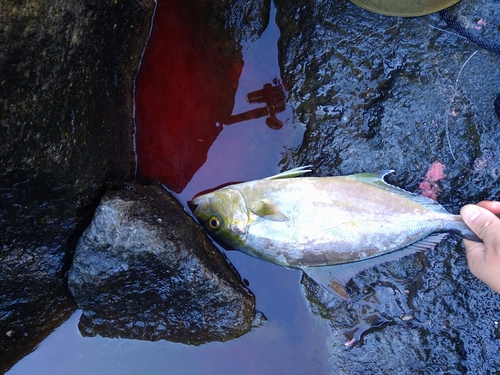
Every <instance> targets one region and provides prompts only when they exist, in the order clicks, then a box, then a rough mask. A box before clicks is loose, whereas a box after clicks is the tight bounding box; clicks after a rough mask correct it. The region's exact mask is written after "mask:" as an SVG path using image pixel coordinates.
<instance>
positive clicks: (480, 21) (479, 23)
mask: <svg viewBox="0 0 500 375" xmlns="http://www.w3.org/2000/svg"><path fill="white" fill-rule="evenodd" d="M483 27H486V20H485V19H484V18H480V19H478V20H477V21H476V24H475V25H474V28H475V29H476V30H481V29H483Z"/></svg>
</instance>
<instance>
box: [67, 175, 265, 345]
mask: <svg viewBox="0 0 500 375" xmlns="http://www.w3.org/2000/svg"><path fill="white" fill-rule="evenodd" d="M68 286H69V289H70V291H71V292H72V294H73V296H74V298H75V301H76V302H77V304H78V307H79V308H81V309H83V314H82V317H81V318H80V323H79V327H80V331H81V333H82V334H83V335H85V336H95V335H97V334H99V335H101V336H105V337H124V338H134V339H142V340H151V341H155V340H159V339H165V340H169V341H175V342H182V343H187V344H196V345H198V344H202V343H205V342H209V341H214V340H218V341H226V340H229V339H232V338H235V337H238V336H240V335H242V334H244V333H246V332H248V331H249V330H250V329H251V328H252V326H253V325H254V323H255V322H254V321H255V320H256V316H257V321H258V320H259V317H261V315H260V314H257V315H256V312H255V299H254V296H253V294H252V293H251V292H250V291H249V290H248V289H247V288H246V287H245V286H244V285H243V283H242V281H241V279H240V277H239V275H238V274H237V272H236V271H235V270H234V268H232V266H231V265H230V264H229V263H228V262H227V260H226V258H225V256H224V255H223V254H222V253H221V252H220V251H219V250H218V249H217V248H216V247H215V246H214V245H213V244H212V243H211V242H210V240H209V239H208V238H207V237H206V235H205V234H204V232H202V230H201V228H200V227H199V226H198V225H197V224H196V223H195V222H194V221H193V220H192V219H191V218H190V217H189V216H188V215H187V214H186V212H185V211H184V209H183V208H182V206H181V205H180V204H179V203H178V202H177V201H176V200H175V198H173V196H172V195H170V193H168V192H167V191H166V190H164V189H163V188H162V187H161V186H160V185H153V186H149V187H142V186H140V185H136V184H129V185H127V187H126V189H124V190H119V191H113V192H109V193H107V194H106V195H105V196H104V198H103V199H102V201H101V203H100V205H99V207H98V208H97V210H96V213H95V215H94V218H93V220H92V223H91V225H90V226H89V227H88V228H87V230H86V231H85V233H84V234H83V236H82V237H81V238H80V240H79V242H78V245H77V247H76V250H75V257H74V259H73V263H72V266H71V269H70V271H69V275H68Z"/></svg>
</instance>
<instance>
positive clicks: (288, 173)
mask: <svg viewBox="0 0 500 375" xmlns="http://www.w3.org/2000/svg"><path fill="white" fill-rule="evenodd" d="M309 168H311V166H310V165H306V166H303V167H298V168H293V169H290V170H288V171H285V172H281V173H278V174H275V175H274V176H270V177H266V178H264V180H279V179H281V178H291V177H298V176H302V175H303V174H304V173H307V172H311V169H309Z"/></svg>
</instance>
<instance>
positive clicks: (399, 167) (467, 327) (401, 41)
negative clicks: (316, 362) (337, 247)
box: [276, 0, 500, 374]
mask: <svg viewBox="0 0 500 375" xmlns="http://www.w3.org/2000/svg"><path fill="white" fill-rule="evenodd" d="M276 4H277V8H278V17H277V19H278V23H279V25H280V29H281V31H282V34H281V39H280V42H279V43H280V53H281V55H280V65H281V67H282V73H283V80H284V84H285V85H286V86H287V87H288V88H289V90H290V91H289V100H290V102H291V103H293V105H294V107H295V110H296V115H297V118H298V119H299V120H300V121H301V122H303V123H304V124H305V125H306V132H305V136H304V140H303V143H302V145H301V147H300V148H298V149H297V150H292V151H291V152H289V153H288V155H286V156H285V157H284V159H283V161H282V163H283V164H284V165H285V166H286V167H293V166H296V165H313V166H314V173H315V174H316V175H318V176H321V175H345V174H351V173H358V172H363V171H376V170H384V169H389V168H391V169H395V170H396V173H395V174H394V175H391V176H390V177H389V178H388V179H389V182H391V183H393V184H395V185H397V186H399V187H402V188H404V189H406V190H409V191H413V192H417V193H418V192H419V191H418V187H419V184H420V183H421V182H422V181H423V178H424V175H425V174H426V171H427V170H428V169H429V168H430V167H431V166H432V165H435V164H434V163H435V162H439V163H440V165H441V164H442V165H444V166H445V169H444V172H443V173H444V175H445V176H444V178H443V179H441V180H440V181H439V182H436V184H437V186H436V190H435V192H436V197H437V199H438V200H439V201H440V203H442V204H444V205H445V207H446V208H447V209H448V210H450V211H452V212H453V213H457V212H458V211H459V209H460V207H461V206H462V205H463V204H465V203H469V202H471V203H472V202H477V201H479V200H482V199H497V200H498V199H500V184H499V183H498V177H499V171H500V154H499V152H498V145H499V144H500V129H499V128H500V124H499V122H498V119H497V117H496V115H495V109H494V101H495V98H496V96H497V95H498V92H499V90H500V86H499V82H500V55H498V54H495V53H493V52H491V51H489V50H486V49H484V48H482V47H481V46H479V45H477V44H475V43H472V42H471V41H470V40H468V39H466V38H464V37H462V36H461V35H458V34H457V33H456V31H455V30H454V29H453V28H451V27H450V26H449V25H447V23H445V22H444V21H443V20H442V19H441V17H440V15H439V14H432V15H429V16H426V17H417V18H408V19H403V18H391V17H384V16H380V15H377V14H372V13H369V12H366V11H364V10H362V9H361V8H358V7H356V6H355V5H353V4H352V3H350V2H348V1H338V2H332V1H322V0H318V1H308V0H302V1H298V2H293V3H292V2H289V1H281V0H280V1H276ZM495 10H496V11H495ZM499 10H500V8H499V7H498V4H494V3H491V2H487V1H468V2H460V3H458V4H457V6H454V7H452V8H450V10H449V14H451V15H452V16H453V17H454V18H457V19H459V20H460V22H461V24H462V25H466V26H467V27H468V29H469V30H470V31H471V32H473V33H475V34H480V35H482V36H484V38H485V39H487V40H489V41H493V42H495V41H496V40H498V35H499V29H498V25H499V22H500V19H499V17H498V14H500V13H499V12H498V11H499ZM485 25H486V26H485ZM464 27H465V26H464ZM476 51H477V52H476ZM286 167H285V168H286ZM303 284H304V287H305V290H306V295H307V296H308V298H309V300H310V302H311V308H312V310H313V311H314V312H315V313H316V314H319V315H321V316H322V317H324V318H326V319H328V320H330V322H331V327H332V332H331V336H330V342H329V344H330V345H329V347H330V348H331V349H330V356H329V363H330V368H329V372H330V373H331V374H352V373H364V374H387V373H405V374H414V373H447V374H461V373H474V374H476V373H477V374H480V373H492V372H494V371H496V370H498V368H500V360H499V358H500V357H499V353H500V341H499V340H498V337H499V334H498V323H497V322H498V311H499V310H500V297H499V296H498V295H497V294H495V293H494V292H492V291H491V290H489V288H488V287H487V286H485V285H484V284H482V283H481V282H480V281H479V280H478V279H476V278H475V277H474V276H472V275H471V273H470V272H469V270H468V268H467V264H466V260H465V251H464V248H463V244H462V242H461V241H460V240H458V239H456V238H453V237H450V238H448V239H446V240H445V241H443V243H442V244H440V245H439V246H438V247H437V248H436V250H435V252H434V253H431V252H426V253H423V254H417V255H414V256H409V257H405V258H403V259H401V260H398V261H395V262H391V263H389V264H385V265H381V266H379V267H375V268H374V269H371V270H366V271H364V272H362V273H361V274H360V275H358V276H356V277H355V278H354V279H353V280H352V282H351V283H349V284H348V287H349V290H350V293H351V296H352V297H353V301H352V302H350V303H348V302H343V301H340V300H338V299H336V298H335V297H332V296H331V295H330V294H329V293H325V292H324V291H323V290H322V289H318V287H317V285H316V284H314V283H313V282H311V281H310V280H308V279H307V278H304V280H303ZM346 344H347V345H346Z"/></svg>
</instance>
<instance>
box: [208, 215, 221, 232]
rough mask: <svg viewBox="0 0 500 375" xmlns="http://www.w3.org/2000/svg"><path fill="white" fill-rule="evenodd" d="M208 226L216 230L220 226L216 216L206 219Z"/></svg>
mask: <svg viewBox="0 0 500 375" xmlns="http://www.w3.org/2000/svg"><path fill="white" fill-rule="evenodd" d="M208 226H209V227H210V229H213V230H217V229H219V227H220V220H219V218H218V217H217V216H212V217H211V218H210V220H208Z"/></svg>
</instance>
